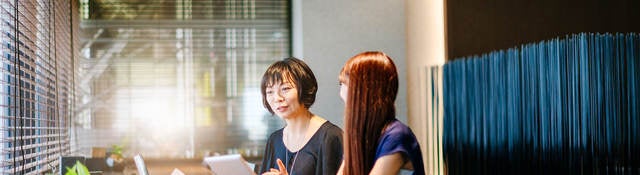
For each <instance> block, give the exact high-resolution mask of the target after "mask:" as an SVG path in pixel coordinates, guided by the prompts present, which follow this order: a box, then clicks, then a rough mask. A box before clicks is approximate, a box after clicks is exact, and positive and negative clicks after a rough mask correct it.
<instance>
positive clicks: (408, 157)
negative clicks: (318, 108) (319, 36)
mask: <svg viewBox="0 0 640 175" xmlns="http://www.w3.org/2000/svg"><path fill="white" fill-rule="evenodd" d="M339 81H340V97H341V98H342V100H343V101H344V102H345V115H344V122H345V132H344V155H343V157H344V160H343V162H342V165H341V167H340V170H339V171H338V174H347V175H362V174H398V172H399V171H400V170H401V169H408V170H412V171H413V174H416V175H423V174H424V164H423V160H422V153H421V152H420V146H419V144H418V141H417V139H416V137H415V135H414V134H413V132H412V131H411V129H410V128H409V127H407V126H406V125H405V124H403V123H402V122H400V121H398V120H397V119H396V110H395V105H394V102H395V100H396V95H397V93H398V72H397V70H396V66H395V64H394V63H393V61H392V60H391V58H390V57H388V56H387V55H386V54H384V53H382V52H377V51H373V52H363V53H360V54H358V55H356V56H354V57H352V58H351V59H349V60H348V61H347V62H346V63H345V65H344V67H343V68H342V71H341V72H340V75H339Z"/></svg>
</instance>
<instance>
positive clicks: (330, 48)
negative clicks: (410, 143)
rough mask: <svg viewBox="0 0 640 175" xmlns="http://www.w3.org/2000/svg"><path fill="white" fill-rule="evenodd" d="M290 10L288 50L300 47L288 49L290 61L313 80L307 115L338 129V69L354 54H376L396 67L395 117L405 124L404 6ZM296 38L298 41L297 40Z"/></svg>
mask: <svg viewBox="0 0 640 175" xmlns="http://www.w3.org/2000/svg"><path fill="white" fill-rule="evenodd" d="M293 6H294V11H293V15H294V16H295V17H294V19H293V21H294V26H293V28H294V32H293V33H294V45H297V43H296V42H302V47H301V48H300V47H299V46H294V56H296V57H300V58H303V59H304V60H305V62H307V63H308V64H309V66H311V69H312V70H313V71H314V73H315V75H316V78H317V79H318V86H319V89H318V95H317V98H316V102H315V104H314V105H313V106H312V107H311V111H312V112H313V113H315V114H317V115H320V116H322V117H324V118H326V119H328V120H329V121H331V122H333V123H335V124H337V125H338V126H340V127H343V118H342V116H343V111H344V104H343V102H342V101H341V100H340V97H339V96H338V89H339V87H338V74H339V73H340V69H341V68H342V66H343V64H344V63H345V62H346V60H347V59H349V58H351V57H352V56H354V55H356V54H358V53H360V52H363V51H369V50H379V51H383V52H385V53H386V54H387V55H389V56H390V57H391V58H393V59H394V60H393V61H394V62H395V64H396V66H397V67H398V73H399V74H400V75H399V77H400V87H399V93H398V97H397V99H396V107H397V115H398V119H400V120H401V121H402V122H405V123H406V122H407V105H406V102H407V100H406V96H407V93H406V89H407V88H406V72H405V70H406V69H405V68H406V64H405V56H406V54H405V52H406V47H405V42H406V32H405V19H406V18H405V12H404V11H405V1H402V0H366V1H365V0H294V4H293ZM295 7H301V9H297V10H296V9H295ZM300 13H301V15H300ZM299 17H301V19H299ZM296 22H297V23H296ZM300 23H301V24H302V25H301V26H300ZM299 30H301V31H302V32H300V33H298V32H297V31H299ZM300 35H301V37H302V41H299V40H298V39H299V38H300ZM295 36H297V38H296V37H295ZM296 40H298V41H296ZM295 49H302V51H300V50H295Z"/></svg>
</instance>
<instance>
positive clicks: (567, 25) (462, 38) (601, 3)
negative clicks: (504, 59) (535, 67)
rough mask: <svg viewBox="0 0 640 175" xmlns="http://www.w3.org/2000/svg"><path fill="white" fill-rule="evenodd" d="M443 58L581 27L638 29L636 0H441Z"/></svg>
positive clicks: (639, 17) (639, 19)
mask: <svg viewBox="0 0 640 175" xmlns="http://www.w3.org/2000/svg"><path fill="white" fill-rule="evenodd" d="M446 9H447V10H446V13H447V17H446V18H447V52H448V58H447V59H448V60H452V59H456V58H460V57H463V56H470V55H477V54H482V53H488V52H490V51H492V50H498V49H506V48H510V47H515V46H517V45H520V44H524V43H531V42H537V41H541V40H546V39H551V38H554V37H558V36H565V35H566V34H572V33H580V32H599V33H604V32H640V1H638V0H515V1H514V0H446Z"/></svg>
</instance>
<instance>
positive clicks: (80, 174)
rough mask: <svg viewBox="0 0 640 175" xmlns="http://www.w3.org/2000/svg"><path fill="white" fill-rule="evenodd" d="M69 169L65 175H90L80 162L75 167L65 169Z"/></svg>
mask: <svg viewBox="0 0 640 175" xmlns="http://www.w3.org/2000/svg"><path fill="white" fill-rule="evenodd" d="M65 168H67V173H65V174H64V175H90V173H89V169H88V168H87V166H84V164H82V163H80V161H76V164H75V165H73V167H71V168H69V167H65Z"/></svg>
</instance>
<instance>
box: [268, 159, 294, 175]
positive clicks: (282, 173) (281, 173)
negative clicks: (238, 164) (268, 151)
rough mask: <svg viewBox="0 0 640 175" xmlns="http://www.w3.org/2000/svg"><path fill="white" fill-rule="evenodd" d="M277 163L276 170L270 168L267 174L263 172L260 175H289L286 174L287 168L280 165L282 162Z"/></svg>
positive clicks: (282, 164)
mask: <svg viewBox="0 0 640 175" xmlns="http://www.w3.org/2000/svg"><path fill="white" fill-rule="evenodd" d="M277 162H278V169H275V168H271V170H269V172H264V173H262V175H289V173H288V172H287V167H286V166H284V163H282V160H280V159H278V160H277Z"/></svg>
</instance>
